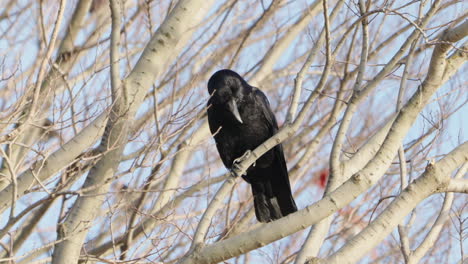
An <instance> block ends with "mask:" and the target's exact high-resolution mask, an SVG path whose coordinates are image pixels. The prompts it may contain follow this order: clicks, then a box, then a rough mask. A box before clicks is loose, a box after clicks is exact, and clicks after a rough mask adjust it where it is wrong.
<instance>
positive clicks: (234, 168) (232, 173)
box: [231, 150, 255, 176]
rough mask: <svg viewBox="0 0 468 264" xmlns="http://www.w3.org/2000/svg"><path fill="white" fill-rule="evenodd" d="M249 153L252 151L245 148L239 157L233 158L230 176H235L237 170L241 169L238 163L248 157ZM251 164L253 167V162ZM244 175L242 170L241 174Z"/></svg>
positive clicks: (245, 173)
mask: <svg viewBox="0 0 468 264" xmlns="http://www.w3.org/2000/svg"><path fill="white" fill-rule="evenodd" d="M251 153H252V151H250V150H247V151H246V152H245V153H244V154H243V155H242V156H240V157H239V158H237V159H235V160H234V161H233V162H232V168H231V175H232V176H237V175H238V172H239V171H241V167H240V166H239V164H240V163H241V162H243V161H244V160H246V159H248V158H249V157H250V154H251ZM252 166H254V167H255V163H254V164H253V165H252ZM245 175H247V172H246V171H244V173H242V175H241V176H245Z"/></svg>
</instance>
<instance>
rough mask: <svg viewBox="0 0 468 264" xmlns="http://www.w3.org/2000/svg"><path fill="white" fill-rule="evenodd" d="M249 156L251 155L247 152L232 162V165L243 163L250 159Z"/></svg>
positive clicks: (250, 152)
mask: <svg viewBox="0 0 468 264" xmlns="http://www.w3.org/2000/svg"><path fill="white" fill-rule="evenodd" d="M250 154H252V151H250V150H247V151H246V152H245V153H244V154H243V155H242V156H240V157H238V158H237V159H235V160H234V161H233V164H236V163H237V164H239V163H241V162H243V161H244V160H246V159H248V158H249V157H250Z"/></svg>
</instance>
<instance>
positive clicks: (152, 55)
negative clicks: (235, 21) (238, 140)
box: [53, 0, 213, 264]
mask: <svg viewBox="0 0 468 264" xmlns="http://www.w3.org/2000/svg"><path fill="white" fill-rule="evenodd" d="M211 3H213V1H211V2H207V1H199V0H186V1H183V0H182V1H179V2H178V3H177V5H176V6H175V7H174V9H173V10H172V11H171V13H170V14H169V16H168V17H167V18H166V20H165V21H164V22H163V23H162V25H161V26H160V28H159V29H158V31H157V32H156V33H155V34H154V36H153V37H152V39H151V41H150V42H149V43H148V45H147V46H146V48H145V50H144V52H143V54H142V55H141V57H140V59H139V60H138V62H137V64H136V65H135V67H134V68H133V71H132V72H131V73H130V75H129V76H128V77H127V79H126V80H124V81H123V84H122V86H121V87H119V88H116V87H114V89H123V90H124V93H122V94H121V95H120V96H116V97H115V99H117V100H123V103H117V104H116V108H118V109H116V110H117V111H116V112H115V115H114V117H115V119H112V118H111V119H109V120H110V121H109V123H108V125H107V127H106V131H107V133H106V132H105V135H104V140H103V142H102V143H101V148H102V149H101V151H102V152H103V153H104V155H105V156H104V157H103V158H102V159H101V160H100V161H99V162H98V164H96V166H95V167H93V168H92V169H91V171H90V172H89V175H88V177H87V179H86V181H85V184H84V186H85V187H94V188H93V189H92V190H90V191H89V192H87V193H86V194H85V195H84V196H81V197H79V198H78V199H77V200H76V202H75V204H74V206H73V207H72V208H71V210H70V212H69V213H68V215H67V217H66V219H65V220H64V222H63V223H62V224H61V226H60V227H59V236H60V237H61V238H62V239H65V240H64V241H63V242H61V243H59V244H57V245H56V246H55V250H54V254H53V263H57V264H58V263H76V262H77V261H78V258H79V255H80V251H81V247H82V244H83V242H84V239H85V237H86V234H87V232H88V230H89V227H90V226H91V224H92V221H93V219H94V218H95V217H96V215H97V211H96V210H95V208H98V207H99V206H101V204H102V202H103V200H104V199H105V195H104V194H105V193H106V192H107V190H108V188H109V184H110V179H111V178H112V176H113V175H114V173H115V171H116V169H117V166H118V164H119V161H120V157H121V155H122V149H123V147H124V145H125V143H126V140H127V134H128V126H129V124H128V123H129V120H130V119H129V118H133V116H134V115H135V113H136V111H137V110H138V108H139V107H140V104H141V102H142V101H143V99H144V96H145V94H146V91H147V90H148V89H149V87H151V85H152V84H153V83H154V81H155V80H156V78H157V77H158V75H159V74H160V73H161V72H162V71H163V70H164V69H163V67H164V66H165V65H166V64H167V63H170V62H171V59H172V58H174V57H173V56H174V55H175V54H177V53H178V52H179V51H180V48H181V47H183V45H182V44H185V43H180V41H181V40H185V41H187V40H188V39H189V37H188V36H186V35H187V34H190V35H191V33H192V32H191V29H193V27H192V25H193V24H197V23H200V22H201V20H202V18H203V17H204V15H205V14H206V13H207V12H208V11H209V9H210V7H211ZM114 44H115V43H114ZM113 110H114V108H113ZM112 113H114V112H112ZM122 114H123V115H122Z"/></svg>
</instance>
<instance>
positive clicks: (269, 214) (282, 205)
mask: <svg viewBox="0 0 468 264" xmlns="http://www.w3.org/2000/svg"><path fill="white" fill-rule="evenodd" d="M251 185H252V193H253V197H254V207H255V215H256V217H257V219H258V221H260V222H270V221H273V220H276V219H279V218H281V217H283V216H286V215H288V214H290V213H293V212H295V211H297V208H296V204H295V202H294V199H293V198H292V196H291V194H289V195H287V196H284V195H278V193H276V192H275V190H274V189H273V188H274V186H272V182H271V181H261V182H252V183H251ZM278 187H279V186H278Z"/></svg>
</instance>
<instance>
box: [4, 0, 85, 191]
mask: <svg viewBox="0 0 468 264" xmlns="http://www.w3.org/2000/svg"><path fill="white" fill-rule="evenodd" d="M91 2H92V1H91V0H80V1H79V2H78V4H77V6H76V8H75V12H74V13H73V16H72V19H71V20H70V23H69V25H68V26H67V27H66V28H67V32H66V34H65V36H64V39H63V40H62V42H61V43H60V47H59V51H58V53H59V54H64V53H66V52H71V51H72V50H73V47H74V46H73V41H74V40H75V39H76V36H77V34H78V32H79V30H80V29H81V26H82V24H83V21H84V19H85V17H86V14H87V12H88V10H89V7H90V5H91ZM64 4H65V3H64ZM65 21H66V19H65ZM57 25H58V26H60V24H59V23H57ZM58 30H59V28H57V32H58ZM54 42H55V41H54ZM50 51H51V52H53V51H54V49H50ZM49 58H50V55H49V56H48V57H47V59H46V61H48V60H49ZM56 63H57V65H58V66H59V67H60V69H62V70H63V69H68V68H69V67H70V60H67V59H64V58H62V57H60V56H59V58H58V59H57V60H56ZM44 69H45V67H44ZM60 75H61V73H60V72H59V71H57V68H56V67H51V68H50V69H49V72H48V73H47V75H46V76H45V78H44V81H43V82H38V83H37V84H38V85H40V86H41V87H40V89H39V90H40V91H39V92H40V95H41V97H45V98H48V100H49V99H50V98H49V96H48V95H47V94H46V92H47V90H48V89H51V88H54V89H55V88H56V87H55V85H56V83H57V80H60V79H61V78H60ZM39 80H40V79H39ZM41 99H43V98H41ZM41 104H44V102H41ZM49 104H50V102H46V103H45V105H47V106H48V105H49ZM31 110H33V109H27V110H26V111H31ZM44 112H46V111H44ZM35 114H36V115H41V116H42V115H44V114H45V113H41V111H39V112H38V113H35ZM35 119H37V117H36V116H35ZM36 125H39V126H40V125H41V124H40V122H39V123H38V124H36ZM23 126H25V127H24V128H20V134H19V136H18V138H17V139H16V140H15V144H11V145H9V146H8V148H9V152H10V159H11V160H12V161H13V162H14V163H21V161H22V159H23V158H24V155H25V154H26V153H27V152H28V151H29V146H31V145H33V144H34V143H35V142H36V141H37V140H38V139H39V138H40V137H41V136H43V133H44V131H43V129H39V128H38V127H37V126H35V125H30V124H24V125H23ZM2 174H6V175H9V172H8V169H7V168H6V167H5V166H3V167H2V168H1V169H0V175H2ZM7 185H9V181H7V180H2V179H1V178H0V190H2V189H4V188H5V187H6V186H7ZM28 187H29V186H28Z"/></svg>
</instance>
